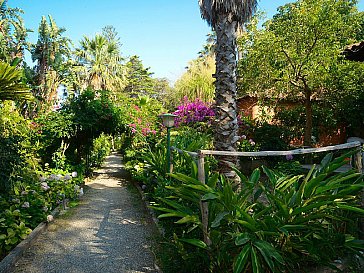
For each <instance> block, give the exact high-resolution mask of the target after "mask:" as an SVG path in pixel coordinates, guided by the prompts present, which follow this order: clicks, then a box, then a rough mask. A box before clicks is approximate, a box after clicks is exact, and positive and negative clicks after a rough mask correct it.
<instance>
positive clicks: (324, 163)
mask: <svg viewBox="0 0 364 273" xmlns="http://www.w3.org/2000/svg"><path fill="white" fill-rule="evenodd" d="M332 156H333V154H332V153H329V154H327V155H326V156H325V157H324V158H323V159H322V160H321V164H320V168H321V169H322V170H325V169H326V168H327V166H328V165H329V163H330V162H331V160H332Z"/></svg>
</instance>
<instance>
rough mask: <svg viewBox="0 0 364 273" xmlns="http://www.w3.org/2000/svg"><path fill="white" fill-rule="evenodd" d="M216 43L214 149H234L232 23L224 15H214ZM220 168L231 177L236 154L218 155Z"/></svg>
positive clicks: (234, 47) (233, 47)
mask: <svg viewBox="0 0 364 273" xmlns="http://www.w3.org/2000/svg"><path fill="white" fill-rule="evenodd" d="M215 31H216V36H217V44H216V74H215V78H216V82H215V87H216V91H215V101H216V120H215V124H214V125H215V126H214V128H215V132H214V133H215V134H214V145H215V149H216V150H218V151H236V146H237V145H236V143H237V141H238V136H237V133H238V121H237V106H236V96H237V93H236V65H237V62H236V54H237V50H236V22H232V21H230V20H229V17H228V16H225V15H224V14H219V15H218V20H217V24H216V26H215ZM219 161H220V163H219V167H220V171H221V172H222V173H224V174H226V175H229V176H231V169H230V166H229V165H231V164H234V165H236V164H237V158H236V157H220V158H219Z"/></svg>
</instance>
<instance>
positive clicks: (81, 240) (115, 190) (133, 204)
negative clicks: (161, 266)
mask: <svg viewBox="0 0 364 273" xmlns="http://www.w3.org/2000/svg"><path fill="white" fill-rule="evenodd" d="M97 174H98V176H97V178H96V179H95V180H93V181H92V182H91V183H89V184H87V185H86V186H87V187H88V190H87V191H86V194H85V195H84V196H83V198H82V200H81V202H80V205H79V206H77V207H75V208H72V209H70V210H69V211H67V213H66V214H64V215H63V216H61V217H59V218H57V219H56V220H55V221H54V222H53V223H51V224H50V225H49V226H48V229H47V231H46V232H44V233H42V234H41V235H40V236H39V237H38V238H37V240H36V241H35V243H34V245H33V246H32V247H31V248H30V249H28V250H27V251H26V252H25V253H24V256H23V257H22V258H21V259H20V260H19V261H18V263H17V264H16V267H15V269H14V271H13V272H14V273H20V272H27V273H46V272H47V273H50V272H57V273H63V272H64V273H71V272H72V273H78V272H80V273H81V272H87V273H89V272H91V273H92V272H105V273H106V272H107V273H112V272H125V273H139V272H153V273H154V272H158V271H157V270H156V269H155V266H154V256H153V254H152V252H151V239H152V237H153V233H154V232H155V229H154V227H153V225H152V223H151V222H150V219H149V217H148V216H147V214H146V212H145V210H144V208H143V206H142V201H141V200H140V197H139V195H138V194H137V193H136V192H133V191H131V190H130V187H128V185H131V183H130V182H128V181H127V180H125V179H124V177H125V175H124V173H123V169H122V164H121V158H120V156H118V155H116V154H112V155H111V156H109V157H107V159H106V164H105V166H104V167H103V168H101V169H100V170H98V171H97ZM129 183H130V184H129Z"/></svg>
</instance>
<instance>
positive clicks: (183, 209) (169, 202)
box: [158, 198, 193, 214]
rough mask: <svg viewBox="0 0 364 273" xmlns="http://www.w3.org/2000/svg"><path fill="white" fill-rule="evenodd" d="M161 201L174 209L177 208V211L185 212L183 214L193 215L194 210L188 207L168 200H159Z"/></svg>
mask: <svg viewBox="0 0 364 273" xmlns="http://www.w3.org/2000/svg"><path fill="white" fill-rule="evenodd" d="M158 199H159V200H161V201H162V202H163V203H165V204H167V205H169V206H171V207H172V208H175V209H176V210H178V211H180V212H183V213H187V214H192V213H193V212H192V210H191V209H190V208H188V207H186V206H183V205H181V204H179V203H177V202H175V201H172V200H169V199H166V198H158Z"/></svg>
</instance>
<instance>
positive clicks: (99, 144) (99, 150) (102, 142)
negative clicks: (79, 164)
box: [90, 134, 111, 167]
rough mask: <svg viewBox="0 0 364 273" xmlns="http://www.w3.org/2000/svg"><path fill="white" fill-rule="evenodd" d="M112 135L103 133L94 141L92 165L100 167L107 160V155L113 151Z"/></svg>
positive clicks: (91, 157)
mask: <svg viewBox="0 0 364 273" xmlns="http://www.w3.org/2000/svg"><path fill="white" fill-rule="evenodd" d="M110 141H111V137H110V136H107V135H105V134H101V135H100V136H99V137H98V138H96V139H95V140H94V142H93V146H92V151H91V156H90V165H91V167H100V166H101V164H102V163H103V162H104V161H105V158H106V156H108V155H109V154H110V152H111V142H110Z"/></svg>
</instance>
